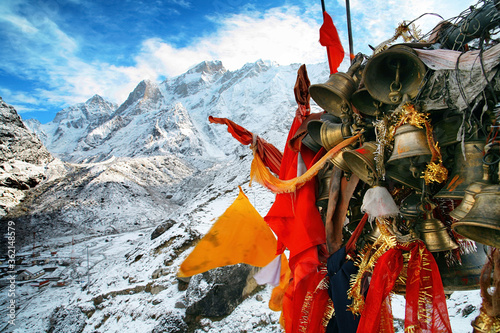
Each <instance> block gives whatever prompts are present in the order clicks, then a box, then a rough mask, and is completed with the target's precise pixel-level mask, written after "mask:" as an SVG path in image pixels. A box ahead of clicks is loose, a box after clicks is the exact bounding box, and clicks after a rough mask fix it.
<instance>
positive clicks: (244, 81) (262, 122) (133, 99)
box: [26, 61, 328, 168]
mask: <svg viewBox="0 0 500 333" xmlns="http://www.w3.org/2000/svg"><path fill="white" fill-rule="evenodd" d="M298 68H299V65H298V64H297V65H290V66H277V65H276V64H273V63H270V62H263V61H257V62H255V63H252V64H247V65H245V66H243V67H242V68H241V69H239V70H237V71H228V70H226V69H225V68H224V66H223V65H222V63H221V62H220V61H211V62H208V61H205V62H202V63H200V64H198V65H196V66H194V67H193V68H191V69H190V70H188V71H187V72H186V73H184V74H182V75H179V76H177V77H174V78H169V79H166V80H165V81H163V82H161V83H159V84H157V83H154V82H151V81H148V80H145V81H142V82H140V83H139V84H138V85H137V87H136V88H135V89H134V91H132V92H131V93H130V94H129V97H128V98H127V100H126V101H125V102H123V103H122V104H121V105H120V106H119V107H116V106H114V105H113V104H111V103H109V102H106V101H105V100H103V99H102V98H101V97H99V96H94V97H93V98H92V99H90V100H88V101H87V102H85V103H81V104H78V105H75V106H72V107H69V108H66V109H64V110H62V111H60V112H59V113H58V114H57V116H56V117H55V119H54V120H53V121H52V122H50V123H48V124H39V123H38V124H37V123H36V122H34V121H27V122H26V123H27V125H28V126H29V127H30V128H31V129H32V130H33V131H34V132H35V133H37V134H38V136H39V137H40V138H41V139H42V140H43V142H44V143H45V145H46V146H47V147H48V149H49V150H50V151H51V152H52V153H53V154H55V155H56V156H57V157H59V158H61V159H62V160H64V161H67V162H74V163H80V162H99V161H103V160H106V159H107V158H109V157H111V156H115V157H148V156H158V155H162V154H166V153H172V154H175V155H176V156H178V157H180V158H183V159H186V160H187V161H189V162H190V163H192V164H195V165H196V166H197V167H199V168H206V167H207V166H210V165H211V164H213V163H214V162H215V161H218V160H220V159H221V158H225V157H226V156H227V155H233V154H234V152H235V151H237V150H238V149H240V148H241V147H239V143H238V142H236V141H235V140H233V139H231V138H230V137H229V136H228V134H227V132H226V129H225V128H223V127H221V126H216V125H210V124H209V123H208V116H209V115H212V116H214V117H228V118H230V119H231V120H233V121H235V122H237V123H239V124H241V125H242V126H244V127H246V128H247V129H249V130H250V131H252V132H255V133H256V134H259V135H261V136H263V137H266V139H268V140H269V141H271V142H273V140H276V141H277V142H276V145H278V146H279V145H281V146H283V145H284V142H283V139H282V136H283V134H285V133H286V132H287V126H288V124H289V123H290V121H291V119H292V118H293V115H294V112H293V111H294V109H295V108H296V102H295V99H294V95H293V85H294V84H295V80H296V74H297V69H298ZM308 70H309V72H310V76H311V77H313V76H314V77H318V79H317V80H318V81H320V82H323V81H326V78H327V77H328V72H327V71H326V70H325V67H324V65H323V66H321V65H314V66H310V67H308ZM273 143H274V142H273Z"/></svg>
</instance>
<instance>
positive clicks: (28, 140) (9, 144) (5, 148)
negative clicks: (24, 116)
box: [0, 98, 54, 165]
mask: <svg viewBox="0 0 500 333" xmlns="http://www.w3.org/2000/svg"><path fill="white" fill-rule="evenodd" d="M53 159H54V158H53V157H52V155H51V154H50V153H49V151H48V150H47V149H46V148H45V147H44V145H43V144H42V142H41V141H40V139H38V137H37V136H36V135H34V134H33V133H32V132H30V131H29V130H28V129H27V128H26V126H24V124H23V122H22V121H21V118H20V117H19V115H18V114H17V112H16V110H15V109H14V107H12V106H10V105H8V104H6V103H5V102H4V101H3V100H2V99H1V98H0V163H5V162H12V161H14V160H17V161H22V162H26V163H31V164H35V165H43V164H46V163H49V162H50V161H52V160H53Z"/></svg>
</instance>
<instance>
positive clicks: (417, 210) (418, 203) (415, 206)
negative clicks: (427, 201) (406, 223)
mask: <svg viewBox="0 0 500 333" xmlns="http://www.w3.org/2000/svg"><path fill="white" fill-rule="evenodd" d="M421 197H422V194H421V193H418V192H412V193H411V194H410V195H409V196H407V197H406V198H404V199H403V200H402V202H401V205H400V206H399V212H400V213H401V215H403V217H405V218H409V219H414V218H417V217H419V216H420V215H421V214H422V212H423V211H422V198H421Z"/></svg>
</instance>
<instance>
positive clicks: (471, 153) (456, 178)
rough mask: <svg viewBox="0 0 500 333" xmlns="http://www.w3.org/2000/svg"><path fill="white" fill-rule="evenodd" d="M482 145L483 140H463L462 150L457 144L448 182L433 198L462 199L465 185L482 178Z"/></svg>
mask: <svg viewBox="0 0 500 333" xmlns="http://www.w3.org/2000/svg"><path fill="white" fill-rule="evenodd" d="M484 145H485V143H484V141H469V142H465V144H464V149H463V150H462V146H461V145H460V144H458V145H457V149H456V151H455V158H454V160H453V161H454V162H455V164H454V165H453V168H452V172H451V175H450V176H448V182H447V183H446V185H445V186H443V188H442V189H441V190H440V191H439V192H438V193H436V194H435V195H434V198H446V199H462V198H463V197H464V196H465V189H466V188H467V186H469V185H470V184H472V183H473V182H476V181H480V180H481V179H482V176H483V149H484ZM462 151H463V152H464V153H465V154H464V153H462ZM464 155H465V158H464Z"/></svg>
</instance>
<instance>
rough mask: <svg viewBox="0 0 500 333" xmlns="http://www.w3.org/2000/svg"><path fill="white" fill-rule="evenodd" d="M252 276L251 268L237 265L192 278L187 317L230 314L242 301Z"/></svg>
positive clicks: (187, 292) (188, 294) (187, 294)
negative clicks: (248, 279) (249, 276)
mask: <svg viewBox="0 0 500 333" xmlns="http://www.w3.org/2000/svg"><path fill="white" fill-rule="evenodd" d="M251 272H252V266H249V265H246V264H238V265H233V266H226V267H220V268H216V269H213V270H210V271H208V272H205V273H203V274H198V275H195V276H193V277H192V278H191V281H190V283H189V286H188V289H187V291H186V301H187V303H188V306H187V308H186V314H187V315H191V316H204V317H220V316H226V315H228V314H230V313H231V312H232V311H233V310H234V309H235V308H236V307H237V306H238V305H239V304H240V303H241V302H242V301H243V299H244V297H243V290H244V289H245V286H246V284H247V278H248V275H249V274H250V273H251Z"/></svg>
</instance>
